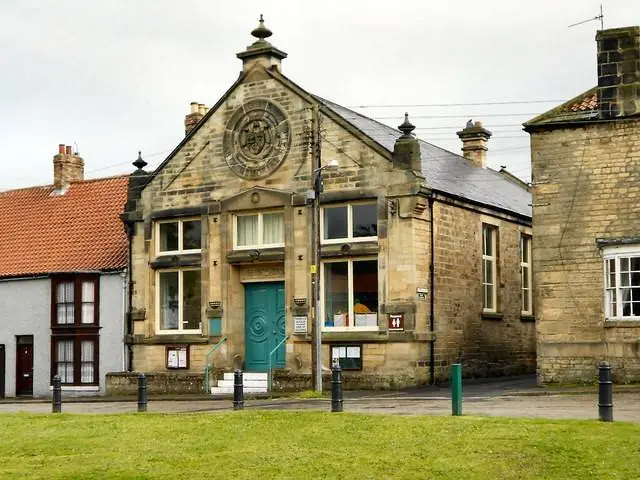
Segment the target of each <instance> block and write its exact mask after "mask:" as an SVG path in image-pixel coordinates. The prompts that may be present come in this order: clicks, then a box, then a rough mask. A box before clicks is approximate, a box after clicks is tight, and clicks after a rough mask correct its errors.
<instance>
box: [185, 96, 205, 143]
mask: <svg viewBox="0 0 640 480" xmlns="http://www.w3.org/2000/svg"><path fill="white" fill-rule="evenodd" d="M208 111H209V108H208V107H207V106H205V104H204V103H198V102H191V112H190V113H188V114H187V115H185V116H184V134H185V135H187V134H188V133H189V132H190V131H191V130H193V127H195V126H196V124H197V123H198V122H199V121H200V120H202V117H204V115H205V113H207V112H208Z"/></svg>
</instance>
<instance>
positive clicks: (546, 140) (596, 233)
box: [525, 27, 640, 382]
mask: <svg viewBox="0 0 640 480" xmlns="http://www.w3.org/2000/svg"><path fill="white" fill-rule="evenodd" d="M596 40H597V45H598V54H597V69H598V85H597V87H595V88H592V89H590V90H588V91H587V92H585V93H583V94H581V95H579V96H577V97H575V98H573V99H571V100H570V101H568V102H567V103H565V104H563V105H561V106H559V107H557V108H555V109H553V110H551V111H549V112H547V113H545V114H542V115H540V116H539V117H537V118H534V119H533V120H531V121H530V122H528V123H526V124H525V130H527V131H528V132H529V133H530V134H531V155H532V157H531V161H532V171H533V185H534V186H533V198H534V200H533V232H534V238H535V240H534V244H533V245H534V249H533V269H534V272H535V283H536V285H537V289H538V295H537V297H536V298H537V301H536V312H537V313H536V317H537V330H538V331H537V338H538V340H537V341H538V347H537V354H538V379H539V381H540V382H581V381H584V382H592V381H594V379H595V378H596V374H597V364H598V363H599V362H600V361H602V360H606V361H609V362H610V363H611V364H612V365H613V372H614V378H615V379H616V380H617V381H622V382H624V381H637V380H638V379H639V378H640V343H639V341H638V339H639V338H640V322H639V320H640V209H639V208H638V204H639V202H640V186H639V185H640V183H639V180H640V60H639V59H640V28H638V27H631V28H616V29H610V30H604V31H600V32H598V34H597V36H596Z"/></svg>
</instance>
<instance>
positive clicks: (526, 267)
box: [520, 233, 533, 315]
mask: <svg viewBox="0 0 640 480" xmlns="http://www.w3.org/2000/svg"><path fill="white" fill-rule="evenodd" d="M525 243H527V245H528V248H527V258H524V257H523V254H524V244H525ZM531 245H532V238H531V235H528V234H526V233H522V234H520V292H521V295H522V299H521V302H520V308H521V315H533V283H532V282H533V273H532V270H531V266H532V261H531ZM525 275H526V276H527V285H529V288H528V289H527V288H525V287H524V285H525V281H524V280H525ZM525 298H526V299H527V303H528V304H529V309H528V310H525V309H524V308H523V307H524V299H525Z"/></svg>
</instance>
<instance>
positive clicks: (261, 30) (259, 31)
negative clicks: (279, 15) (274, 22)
mask: <svg viewBox="0 0 640 480" xmlns="http://www.w3.org/2000/svg"><path fill="white" fill-rule="evenodd" d="M251 35H253V36H254V37H256V38H257V39H258V40H257V41H258V42H265V38H269V37H270V36H271V35H273V32H272V31H271V30H269V29H268V28H267V27H265V26H264V19H263V18H262V14H260V23H259V24H258V26H257V27H256V28H254V29H253V30H252V31H251Z"/></svg>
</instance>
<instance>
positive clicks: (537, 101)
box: [347, 100, 565, 108]
mask: <svg viewBox="0 0 640 480" xmlns="http://www.w3.org/2000/svg"><path fill="white" fill-rule="evenodd" d="M564 101H565V100H520V101H502V102H471V103H423V104H397V105H393V104H379V105H347V108H414V107H415V108H422V107H467V106H479V105H524V104H531V103H558V102H564Z"/></svg>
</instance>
